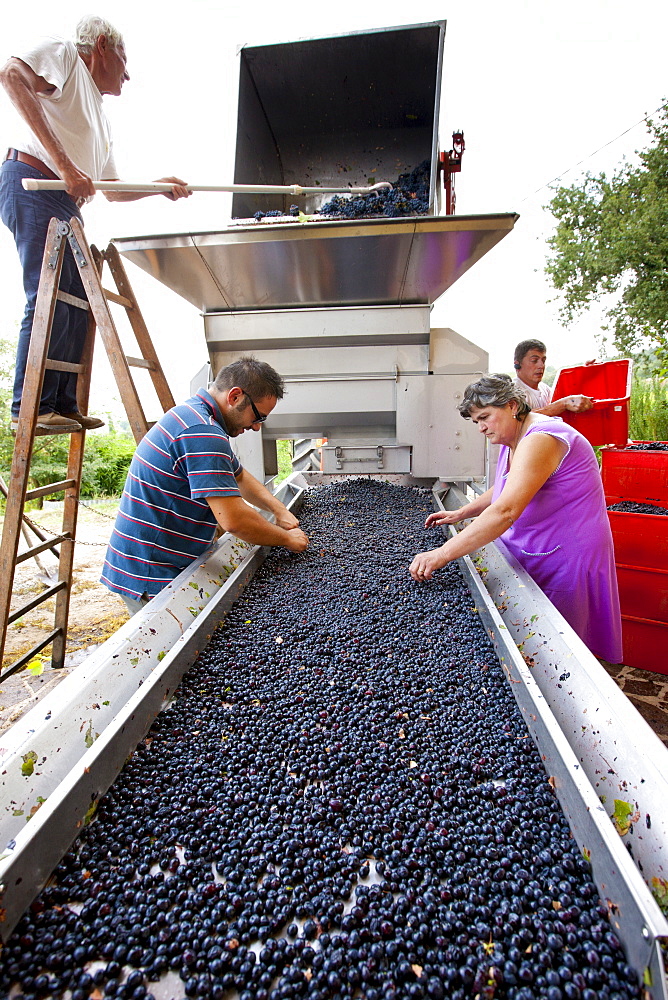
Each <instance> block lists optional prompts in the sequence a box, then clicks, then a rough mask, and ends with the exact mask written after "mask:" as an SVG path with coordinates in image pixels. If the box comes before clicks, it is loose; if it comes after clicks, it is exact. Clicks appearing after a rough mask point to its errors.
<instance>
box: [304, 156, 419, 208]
mask: <svg viewBox="0 0 668 1000" xmlns="http://www.w3.org/2000/svg"><path fill="white" fill-rule="evenodd" d="M430 178H431V164H430V163H429V160H424V161H423V162H422V163H421V164H420V165H419V167H415V169H414V170H411V171H410V172H409V173H405V174H400V175H399V177H397V179H396V181H393V183H392V190H391V191H389V190H388V189H387V188H383V189H381V190H380V191H374V192H372V193H371V194H365V195H354V196H352V197H349V196H346V195H339V194H335V195H334V197H333V198H331V199H330V200H329V201H328V202H326V203H325V204H324V205H323V206H322V207H321V208H320V215H329V216H335V217H337V218H341V219H368V218H374V217H377V216H385V217H386V218H392V219H394V218H397V217H399V216H407V215H409V216H410V215H426V214H427V212H428V211H429V182H430Z"/></svg>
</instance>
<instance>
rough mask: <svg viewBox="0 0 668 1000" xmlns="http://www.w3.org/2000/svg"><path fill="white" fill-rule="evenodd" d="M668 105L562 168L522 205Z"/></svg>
mask: <svg viewBox="0 0 668 1000" xmlns="http://www.w3.org/2000/svg"><path fill="white" fill-rule="evenodd" d="M667 107H668V104H660V105H659V107H658V108H656V109H655V110H654V111H652V113H651V114H649V115H645V117H644V118H641V119H640V121H639V122H636V123H635V125H631V126H629V128H627V129H625V130H624V131H623V132H620V134H619V135H617V136H615V138H614V139H610V141H609V142H604V143H603V145H602V146H599V147H598V149H595V150H594V152H593V153H590V154H589V155H588V156H585V157H584V158H583V159H582V160H580V161H579V162H578V163H574V164H573V165H572V166H571V167H568V168H567V169H566V170H562V172H561V173H560V174H557V176H556V177H553V178H552V180H551V181H546V183H545V184H541V186H540V187H539V188H536V190H535V191H534V192H533V194H528V195H527V196H526V197H525V198H522V201H520V205H521V204H522V203H523V202H525V201H528V200H529V198H534V197H535V196H536V195H537V194H539V193H540V192H541V191H544V190H545V188H548V187H549V186H550V184H554V182H555V181H560V180H561V179H562V177H565V176H566V174H569V173H570V172H571V171H572V170H577V168H578V167H581V166H582V164H583V163H586V162H587V160H591V159H592V158H593V157H594V156H596V155H597V153H600V152H601V150H603V149H606V148H607V147H608V146H611V145H612V144H613V142H617V140H618V139H622V138H623V137H624V136H625V135H628V133H629V132H632V131H633V129H634V128H638V125H642V124H643V123H644V122H647V121H649V119H650V118H651V117H652V115H655V114H657V112H659V111H662V110H663V109H664V108H667Z"/></svg>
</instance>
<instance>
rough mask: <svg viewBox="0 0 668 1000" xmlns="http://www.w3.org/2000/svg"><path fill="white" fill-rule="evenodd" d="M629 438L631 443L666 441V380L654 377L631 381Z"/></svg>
mask: <svg viewBox="0 0 668 1000" xmlns="http://www.w3.org/2000/svg"><path fill="white" fill-rule="evenodd" d="M629 437H630V438H631V439H632V440H633V441H668V379H662V378H659V377H658V376H656V375H655V376H653V377H652V378H637V377H636V378H634V379H633V384H632V386H631V406H630V417H629Z"/></svg>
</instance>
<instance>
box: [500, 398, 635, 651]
mask: <svg viewBox="0 0 668 1000" xmlns="http://www.w3.org/2000/svg"><path fill="white" fill-rule="evenodd" d="M529 434H549V435H550V436H551V437H555V438H557V440H559V441H562V442H563V443H564V444H565V445H566V446H567V448H568V452H567V453H566V455H565V456H564V458H563V460H562V462H561V464H560V465H559V467H558V468H557V469H556V470H555V472H553V473H552V475H551V476H550V478H549V479H548V480H547V482H546V483H545V484H544V485H543V486H541V488H540V489H539V490H538V493H537V494H536V495H535V497H534V498H533V500H531V501H530V503H529V504H528V505H527V507H526V508H525V510H524V511H523V512H522V514H521V515H520V516H519V517H518V519H517V520H516V521H515V523H514V524H513V526H512V527H511V528H509V529H508V530H507V531H505V532H504V533H503V534H502V535H501V540H502V541H503V543H504V544H505V546H506V547H507V548H508V549H509V551H510V552H512V554H513V555H514V556H515V558H516V559H517V561H518V562H519V563H521V565H522V566H523V567H524V568H525V569H526V571H527V572H528V573H529V574H530V575H531V576H532V577H533V579H534V580H535V581H536V583H537V584H538V586H539V587H540V588H541V590H542V591H543V592H544V593H545V595H546V596H547V597H549V599H550V600H551V601H552V603H553V604H554V605H555V607H556V608H557V609H558V610H559V611H560V612H561V614H562V615H563V616H564V618H565V619H566V621H567V622H568V623H569V624H570V625H571V627H572V628H573V629H574V630H575V631H576V632H577V634H578V635H579V636H580V638H581V639H582V640H583V641H584V642H585V644H586V645H587V646H588V647H589V649H590V650H591V651H592V653H594V654H595V655H596V656H600V657H602V658H603V659H605V660H609V661H610V662H611V663H620V662H621V661H622V621H621V615H620V610H619V595H618V592H617V575H616V570H615V557H614V550H613V545H612V533H611V531H610V522H609V520H608V514H607V511H606V507H605V496H604V493H603V485H602V483H601V475H600V472H599V468H598V463H597V461H596V456H595V454H594V451H593V448H592V447H591V445H590V444H589V442H588V441H587V440H586V438H584V437H583V436H582V435H581V434H580V433H579V432H578V431H576V430H575V429H574V428H572V427H570V426H569V425H568V424H566V423H564V421H563V420H560V419H558V418H555V417H543V416H541V419H540V420H537V421H536V423H535V424H533V425H532V426H531V427H530V428H529V430H528V431H527V435H526V436H528V435H529ZM509 452H510V449H509V448H508V447H506V446H504V447H502V448H501V452H500V454H499V462H498V466H497V472H496V482H495V484H494V493H493V495H492V501H494V500H496V499H497V498H498V496H499V495H500V494H501V492H502V490H503V487H504V485H505V482H506V477H507V475H508V459H509Z"/></svg>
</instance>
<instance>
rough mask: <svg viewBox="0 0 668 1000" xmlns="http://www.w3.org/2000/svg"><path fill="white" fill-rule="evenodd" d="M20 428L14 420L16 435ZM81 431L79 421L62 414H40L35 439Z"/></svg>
mask: <svg viewBox="0 0 668 1000" xmlns="http://www.w3.org/2000/svg"><path fill="white" fill-rule="evenodd" d="M18 428H19V422H18V420H12V431H13V433H14V434H16V432H17V430H18ZM80 430H81V424H80V423H79V422H78V421H77V420H68V419H67V417H63V416H62V414H60V413H40V414H39V415H38V417H37V423H36V424H35V437H44V436H45V435H47V434H73V433H74V432H75V431H80Z"/></svg>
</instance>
